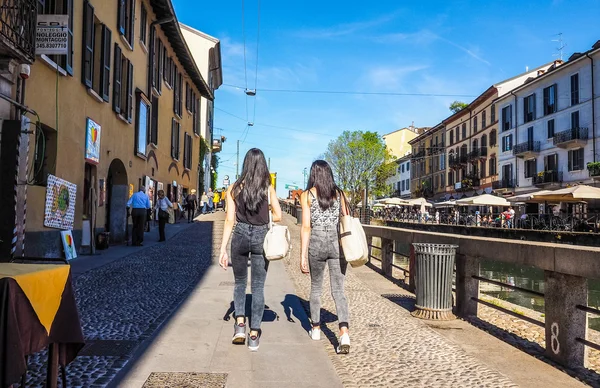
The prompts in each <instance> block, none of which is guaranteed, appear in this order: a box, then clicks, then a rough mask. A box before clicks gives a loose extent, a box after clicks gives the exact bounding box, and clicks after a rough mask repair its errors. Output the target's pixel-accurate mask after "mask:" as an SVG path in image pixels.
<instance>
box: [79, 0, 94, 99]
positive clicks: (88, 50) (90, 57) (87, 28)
mask: <svg viewBox="0 0 600 388" xmlns="http://www.w3.org/2000/svg"><path fill="white" fill-rule="evenodd" d="M82 42H83V58H82V64H81V82H83V84H84V85H85V86H87V87H88V88H91V87H92V85H93V83H92V82H93V79H94V7H93V6H92V5H91V4H90V2H89V1H87V0H86V1H85V2H84V3H83V39H82Z"/></svg>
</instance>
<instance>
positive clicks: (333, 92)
mask: <svg viewBox="0 0 600 388" xmlns="http://www.w3.org/2000/svg"><path fill="white" fill-rule="evenodd" d="M223 86H227V87H231V88H236V89H243V88H242V87H240V86H238V85H233V84H223ZM256 91H257V92H259V91H260V92H275V93H313V94H350V95H376V96H377V95H380V96H408V97H469V98H474V97H477V96H475V95H471V94H443V93H402V92H363V91H349V90H302V89H268V88H265V89H257V90H256Z"/></svg>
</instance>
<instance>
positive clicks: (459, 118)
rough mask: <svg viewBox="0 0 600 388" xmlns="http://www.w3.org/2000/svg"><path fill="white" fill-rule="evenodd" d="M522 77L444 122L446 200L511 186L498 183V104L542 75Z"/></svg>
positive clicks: (506, 82)
mask: <svg viewBox="0 0 600 388" xmlns="http://www.w3.org/2000/svg"><path fill="white" fill-rule="evenodd" d="M548 66H549V65H545V66H542V67H540V68H538V69H534V70H531V71H528V72H526V73H523V74H519V75H517V76H516V77H513V78H510V79H507V80H504V81H502V82H499V83H497V84H495V85H492V86H490V87H489V88H488V89H487V90H486V91H485V92H483V93H482V94H481V95H479V96H478V97H477V98H476V99H475V100H473V101H472V102H471V103H470V104H469V105H468V106H467V107H465V108H464V109H462V110H460V111H458V112H457V113H455V114H453V115H452V116H450V117H448V118H447V119H446V120H444V121H443V123H444V125H445V126H446V128H447V130H446V142H447V144H448V148H447V154H448V160H449V163H448V166H447V168H448V170H447V177H448V180H447V182H448V184H447V186H446V195H445V198H446V199H450V198H454V199H457V198H461V197H463V196H472V195H475V194H483V193H487V194H489V193H491V192H492V191H493V190H494V189H498V188H502V187H503V186H507V185H510V184H511V182H509V181H501V182H498V157H499V156H498V152H499V148H498V144H499V141H500V140H499V138H498V119H499V118H498V110H497V103H496V100H497V99H498V97H499V96H506V95H508V94H509V93H510V92H511V91H512V90H513V89H515V88H517V87H519V86H520V85H522V84H523V83H524V82H525V81H526V80H527V79H528V78H530V77H532V76H535V75H536V74H537V73H538V71H544V69H546V68H547V67H548Z"/></svg>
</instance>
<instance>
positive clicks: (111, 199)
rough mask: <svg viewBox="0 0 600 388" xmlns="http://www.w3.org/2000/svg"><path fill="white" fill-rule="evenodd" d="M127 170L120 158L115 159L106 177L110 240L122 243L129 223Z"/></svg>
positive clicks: (107, 227) (107, 226)
mask: <svg viewBox="0 0 600 388" xmlns="http://www.w3.org/2000/svg"><path fill="white" fill-rule="evenodd" d="M128 194H129V188H128V187H127V170H126V169H125V165H124V164H123V162H122V161H121V160H119V159H114V160H113V161H112V162H111V163H110V167H109V169H108V177H107V179H106V195H107V202H106V225H105V229H106V230H107V231H109V232H110V241H111V242H114V243H121V242H123V241H124V240H125V227H126V223H127V199H128V198H129V195H128Z"/></svg>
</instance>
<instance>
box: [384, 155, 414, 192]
mask: <svg viewBox="0 0 600 388" xmlns="http://www.w3.org/2000/svg"><path fill="white" fill-rule="evenodd" d="M410 157H411V155H410V152H409V153H408V154H407V155H406V156H404V157H402V158H400V159H396V161H395V162H394V163H395V164H396V173H395V174H394V176H393V177H391V178H389V179H388V182H387V183H388V184H389V185H390V186H391V189H392V194H391V196H392V197H400V198H410Z"/></svg>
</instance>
